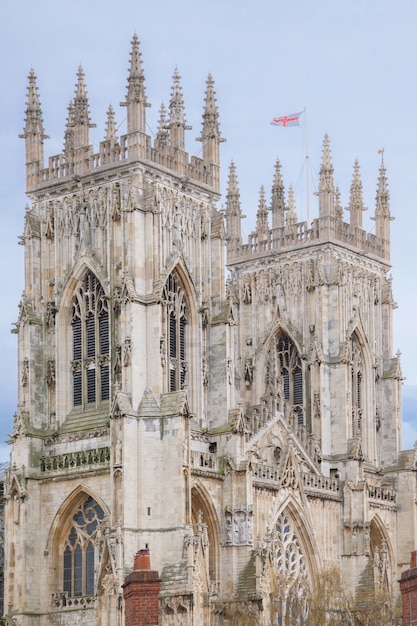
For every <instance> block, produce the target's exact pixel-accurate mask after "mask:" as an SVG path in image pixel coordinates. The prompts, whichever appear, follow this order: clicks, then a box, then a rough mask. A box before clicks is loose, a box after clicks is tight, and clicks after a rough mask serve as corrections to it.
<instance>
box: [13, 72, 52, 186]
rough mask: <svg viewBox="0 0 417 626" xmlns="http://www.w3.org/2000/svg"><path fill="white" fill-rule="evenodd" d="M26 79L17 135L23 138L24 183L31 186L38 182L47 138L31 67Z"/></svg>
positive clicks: (34, 76)
mask: <svg viewBox="0 0 417 626" xmlns="http://www.w3.org/2000/svg"><path fill="white" fill-rule="evenodd" d="M28 79H29V84H28V89H27V100H26V114H25V127H24V129H23V133H22V134H21V135H19V137H21V138H22V139H24V140H25V147H26V185H27V187H31V186H32V185H36V184H37V183H38V177H39V172H40V170H41V169H43V166H44V154H43V142H44V140H45V139H48V135H45V131H44V128H43V120H42V110H41V105H40V101H39V95H38V86H37V84H36V75H35V72H34V71H33V69H31V70H30V72H29V76H28Z"/></svg>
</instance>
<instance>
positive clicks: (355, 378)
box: [350, 335, 363, 437]
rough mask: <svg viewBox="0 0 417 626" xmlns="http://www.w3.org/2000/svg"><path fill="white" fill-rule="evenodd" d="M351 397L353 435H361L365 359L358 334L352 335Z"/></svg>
mask: <svg viewBox="0 0 417 626" xmlns="http://www.w3.org/2000/svg"><path fill="white" fill-rule="evenodd" d="M351 351H352V357H351V371H350V375H351V397H352V434H353V437H357V436H359V435H360V433H361V430H362V416H363V360H362V350H361V347H360V345H359V341H358V338H357V337H356V335H354V336H353V337H352V344H351Z"/></svg>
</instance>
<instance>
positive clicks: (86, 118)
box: [72, 65, 95, 128]
mask: <svg viewBox="0 0 417 626" xmlns="http://www.w3.org/2000/svg"><path fill="white" fill-rule="evenodd" d="M72 120H73V123H74V124H75V125H77V124H80V125H85V126H87V127H88V128H93V127H94V126H95V124H91V120H90V112H89V108H88V98H87V89H86V86H85V82H84V72H83V69H82V67H81V65H80V67H79V68H78V72H77V83H76V86H75V97H74V108H73V113H72Z"/></svg>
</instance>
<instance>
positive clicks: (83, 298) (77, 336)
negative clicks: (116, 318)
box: [71, 271, 110, 407]
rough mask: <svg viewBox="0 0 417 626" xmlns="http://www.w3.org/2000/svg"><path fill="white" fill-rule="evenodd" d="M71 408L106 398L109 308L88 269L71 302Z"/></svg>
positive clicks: (102, 291) (101, 289) (100, 287)
mask: <svg viewBox="0 0 417 626" xmlns="http://www.w3.org/2000/svg"><path fill="white" fill-rule="evenodd" d="M71 326H72V378H73V405H74V407H79V406H84V405H88V404H95V403H98V402H101V401H104V400H108V399H109V395H110V380H109V352H110V333H109V311H108V301H107V298H106V296H105V294H104V290H103V288H102V286H101V284H100V282H99V281H98V279H97V278H96V277H95V276H94V274H93V273H92V272H91V271H88V272H87V273H86V274H85V275H84V278H83V280H82V281H81V284H80V286H79V287H78V289H77V292H76V293H75V295H74V298H73V302H72V317H71Z"/></svg>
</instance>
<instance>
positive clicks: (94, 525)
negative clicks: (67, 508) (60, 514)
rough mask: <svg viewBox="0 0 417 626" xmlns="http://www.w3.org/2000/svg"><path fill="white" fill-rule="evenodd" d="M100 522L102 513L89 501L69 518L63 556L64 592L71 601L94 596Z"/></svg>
mask: <svg viewBox="0 0 417 626" xmlns="http://www.w3.org/2000/svg"><path fill="white" fill-rule="evenodd" d="M103 519H104V511H103V509H102V508H101V507H100V506H99V505H98V504H97V502H95V501H94V500H93V498H91V497H87V498H86V500H84V502H83V503H82V504H81V505H80V506H79V507H78V509H77V510H76V512H75V514H74V515H73V517H72V520H71V528H70V530H69V533H68V535H67V537H66V539H65V544H64V554H63V590H64V591H65V592H66V593H68V595H69V596H70V597H75V596H92V595H94V550H95V540H96V539H97V531H98V530H99V529H100V526H101V523H102V521H103Z"/></svg>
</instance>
